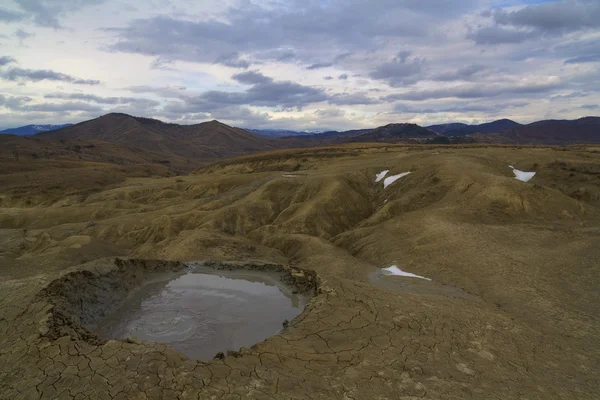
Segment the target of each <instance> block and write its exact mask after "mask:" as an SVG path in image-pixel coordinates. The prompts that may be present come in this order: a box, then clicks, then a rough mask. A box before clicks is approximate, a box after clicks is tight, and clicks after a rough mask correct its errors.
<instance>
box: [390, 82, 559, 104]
mask: <svg viewBox="0 0 600 400" xmlns="http://www.w3.org/2000/svg"><path fill="white" fill-rule="evenodd" d="M563 86H564V83H563V82H561V81H560V80H557V79H549V80H547V81H542V82H527V81H524V82H519V83H511V84H498V83H495V84H488V85H480V84H471V83H469V84H462V85H458V86H453V87H448V88H439V89H426V90H413V91H410V92H406V93H399V94H393V95H389V96H384V97H383V98H382V100H386V101H395V100H412V101H425V100H431V99H447V98H458V99H478V98H489V97H495V96H499V95H502V94H536V93H544V92H549V91H552V90H554V89H558V88H561V87H563Z"/></svg>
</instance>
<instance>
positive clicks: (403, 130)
mask: <svg viewBox="0 0 600 400" xmlns="http://www.w3.org/2000/svg"><path fill="white" fill-rule="evenodd" d="M436 136H438V135H437V133H435V132H433V131H430V130H429V129H426V128H423V127H422V126H419V125H416V124H388V125H385V126H380V127H379V128H375V129H372V130H369V131H366V132H362V133H359V134H356V135H351V136H350V137H344V138H343V142H391V143H393V142H403V141H407V140H409V139H427V138H432V137H436Z"/></svg>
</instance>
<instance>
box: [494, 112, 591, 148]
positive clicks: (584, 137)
mask: <svg viewBox="0 0 600 400" xmlns="http://www.w3.org/2000/svg"><path fill="white" fill-rule="evenodd" d="M499 137H500V138H502V139H505V140H507V141H508V142H511V143H520V144H557V145H567V144H581V143H600V117H584V118H579V119H576V120H545V121H538V122H534V123H532V124H529V125H520V126H516V127H513V128H511V129H507V130H504V131H503V132H500V134H499Z"/></svg>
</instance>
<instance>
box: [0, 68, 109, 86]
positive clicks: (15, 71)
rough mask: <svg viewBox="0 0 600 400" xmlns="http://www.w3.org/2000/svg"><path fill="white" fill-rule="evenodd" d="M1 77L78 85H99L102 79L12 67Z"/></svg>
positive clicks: (0, 74)
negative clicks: (80, 77)
mask: <svg viewBox="0 0 600 400" xmlns="http://www.w3.org/2000/svg"><path fill="white" fill-rule="evenodd" d="M0 77H2V78H3V79H6V80H9V81H31V82H39V81H44V80H46V81H60V82H69V83H74V84H77V85H98V84H100V81H97V80H93V79H79V78H75V77H73V76H71V75H67V74H62V73H60V72H55V71H51V70H47V69H23V68H11V69H8V70H6V71H3V72H1V73H0Z"/></svg>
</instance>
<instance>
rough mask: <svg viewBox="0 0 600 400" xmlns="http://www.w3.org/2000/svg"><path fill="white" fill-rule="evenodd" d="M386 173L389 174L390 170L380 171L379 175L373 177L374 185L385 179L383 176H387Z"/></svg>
mask: <svg viewBox="0 0 600 400" xmlns="http://www.w3.org/2000/svg"><path fill="white" fill-rule="evenodd" d="M388 172H390V170H389V169H386V170H385V171H381V172H380V173H378V174H377V175H375V183H377V182H379V181H380V180H382V179H383V178H385V176H386V175H387V173H388Z"/></svg>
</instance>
